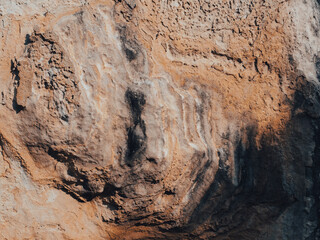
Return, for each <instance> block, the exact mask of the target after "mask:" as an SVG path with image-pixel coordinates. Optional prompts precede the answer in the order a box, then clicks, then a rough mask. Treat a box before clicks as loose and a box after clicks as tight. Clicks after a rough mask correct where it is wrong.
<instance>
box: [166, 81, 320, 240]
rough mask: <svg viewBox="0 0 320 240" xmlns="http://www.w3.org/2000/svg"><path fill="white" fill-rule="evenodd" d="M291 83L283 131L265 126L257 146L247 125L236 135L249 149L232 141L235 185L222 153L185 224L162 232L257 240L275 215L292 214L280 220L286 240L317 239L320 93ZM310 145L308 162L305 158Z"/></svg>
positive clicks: (319, 236)
mask: <svg viewBox="0 0 320 240" xmlns="http://www.w3.org/2000/svg"><path fill="white" fill-rule="evenodd" d="M295 81H296V82H297V90H296V92H295V95H294V101H293V102H291V103H290V105H291V106H292V109H291V119H290V120H289V122H287V124H286V127H285V129H283V130H281V132H279V131H276V130H273V128H272V127H271V128H270V129H268V132H265V133H264V134H263V136H262V138H261V140H260V142H259V146H257V145H256V142H255V137H256V131H255V126H252V127H250V128H247V129H246V130H245V131H243V133H242V134H245V135H246V136H247V139H249V145H248V146H247V147H246V148H244V146H243V144H242V142H241V138H239V140H238V141H237V142H238V144H237V145H236V148H235V151H234V166H235V175H236V178H237V182H238V184H234V183H233V181H232V179H231V177H230V176H231V174H230V171H229V169H228V167H227V166H225V164H224V162H225V161H224V160H223V155H222V153H219V152H218V155H219V159H220V160H219V168H218V171H217V172H216V175H215V179H214V181H213V182H212V183H211V185H210V187H209V188H208V189H207V191H206V192H205V194H204V195H203V196H202V198H201V200H200V202H199V203H198V205H197V206H196V208H194V210H193V212H192V214H191V217H190V218H189V221H188V224H187V225H185V226H182V227H174V228H171V229H169V230H168V229H163V232H169V233H177V234H183V233H189V234H190V235H189V236H190V239H192V238H194V239H198V238H199V236H200V235H202V234H209V233H210V234H209V235H210V236H212V237H210V238H208V239H217V240H218V239H249V238H248V237H247V236H250V239H254V240H255V239H262V238H261V234H262V233H263V231H269V230H270V229H269V230H263V229H264V228H266V229H267V228H268V226H272V225H273V224H276V223H277V221H280V220H279V216H280V215H281V214H283V213H284V212H285V211H292V214H294V217H293V218H290V219H288V220H287V222H285V224H286V227H287V228H288V229H289V230H290V231H289V230H287V231H289V235H288V239H307V240H317V239H320V231H319V219H320V201H319V199H320V94H319V93H320V89H319V86H317V85H315V84H314V83H311V82H308V81H307V80H306V79H305V78H304V76H299V77H297V79H295ZM313 144H314V146H315V148H314V151H313V152H312V162H310V158H307V156H308V151H309V152H310V151H312V150H313V148H312V146H313ZM310 146H311V147H310ZM307 149H310V150H308V151H307ZM226 154H228V153H226ZM309 155H310V154H309ZM198 157H201V156H200V155H199V156H198ZM208 162H209V161H208ZM206 168H208V166H207V165H205V166H204V167H203V169H202V170H200V171H199V173H198V175H199V177H197V180H196V181H201V179H202V177H201V175H203V174H205V173H206V171H207V170H206ZM186 211H188V209H186ZM286 214H287V213H286ZM280 223H281V221H280V222H279V224H280ZM311 223H312V224H313V225H311ZM282 224H283V223H282ZM307 224H309V225H307ZM306 226H309V227H308V229H306ZM310 226H313V227H310ZM307 230H308V231H307ZM279 231H281V228H280V227H279ZM195 232H197V233H198V234H199V235H197V234H196V235H194V233H195ZM286 234H287V233H286ZM209 235H208V236H209ZM213 236H215V237H213ZM187 239H189V238H187ZM264 239H265V238H264ZM268 239H270V238H268Z"/></svg>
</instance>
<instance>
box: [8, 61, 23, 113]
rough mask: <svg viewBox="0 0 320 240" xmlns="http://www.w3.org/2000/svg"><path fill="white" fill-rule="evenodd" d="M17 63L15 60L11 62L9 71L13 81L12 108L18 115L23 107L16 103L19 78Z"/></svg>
mask: <svg viewBox="0 0 320 240" xmlns="http://www.w3.org/2000/svg"><path fill="white" fill-rule="evenodd" d="M18 65H19V63H18V61H17V60H16V59H15V60H14V61H13V60H11V64H10V69H11V74H12V79H13V80H14V93H13V100H12V108H13V109H14V110H15V111H16V113H19V112H20V111H22V110H23V109H24V107H23V106H21V105H19V104H18V102H17V88H18V87H19V85H20V77H19V69H18Z"/></svg>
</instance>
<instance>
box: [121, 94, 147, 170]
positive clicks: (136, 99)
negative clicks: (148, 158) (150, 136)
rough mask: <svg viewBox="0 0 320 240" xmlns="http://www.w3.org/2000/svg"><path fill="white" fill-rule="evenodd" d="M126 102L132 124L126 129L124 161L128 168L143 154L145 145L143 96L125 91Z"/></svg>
mask: <svg viewBox="0 0 320 240" xmlns="http://www.w3.org/2000/svg"><path fill="white" fill-rule="evenodd" d="M125 98H126V102H127V103H128V106H129V109H130V113H131V120H132V124H131V126H130V127H128V128H127V152H126V156H125V158H126V159H125V161H126V163H127V164H128V165H129V166H132V165H133V162H134V161H135V160H137V159H138V158H139V157H140V155H141V154H143V153H144V151H145V149H146V144H147V136H146V126H145V122H144V121H143V119H142V118H141V114H142V111H143V109H144V105H145V104H146V100H145V96H144V94H143V93H141V92H137V91H133V90H131V89H128V90H127V91H126V95H125Z"/></svg>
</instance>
